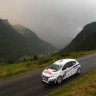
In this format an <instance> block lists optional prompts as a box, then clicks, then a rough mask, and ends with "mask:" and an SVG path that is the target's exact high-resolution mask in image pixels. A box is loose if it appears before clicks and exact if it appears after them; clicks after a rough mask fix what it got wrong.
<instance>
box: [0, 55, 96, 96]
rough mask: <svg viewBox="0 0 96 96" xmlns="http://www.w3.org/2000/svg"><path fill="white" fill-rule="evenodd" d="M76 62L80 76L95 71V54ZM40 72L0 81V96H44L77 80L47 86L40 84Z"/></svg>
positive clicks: (69, 79) (36, 71) (72, 78)
mask: <svg viewBox="0 0 96 96" xmlns="http://www.w3.org/2000/svg"><path fill="white" fill-rule="evenodd" d="M77 60H78V61H79V62H80V63H81V65H82V72H81V75H80V76H82V75H84V74H86V73H88V72H90V71H92V70H94V69H96V54H91V55H88V56H85V57H82V58H78V59H77ZM42 70H43V69H39V70H35V71H32V72H28V73H25V74H19V75H18V76H13V77H10V78H8V79H6V80H0V96H44V95H47V94H48V93H50V92H52V91H53V90H55V89H57V88H58V87H61V86H64V85H65V84H67V83H69V82H70V81H71V80H74V79H76V78H78V76H76V75H74V76H72V77H71V78H68V79H66V80H64V81H63V82H62V83H61V84H60V85H47V84H43V83H42V82H41V72H42Z"/></svg>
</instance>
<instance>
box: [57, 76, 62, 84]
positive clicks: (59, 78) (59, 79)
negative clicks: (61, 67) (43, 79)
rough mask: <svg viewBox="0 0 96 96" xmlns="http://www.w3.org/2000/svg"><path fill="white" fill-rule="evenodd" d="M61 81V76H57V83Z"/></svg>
mask: <svg viewBox="0 0 96 96" xmlns="http://www.w3.org/2000/svg"><path fill="white" fill-rule="evenodd" d="M61 82H62V77H61V76H59V77H58V78H57V83H58V84H60V83H61Z"/></svg>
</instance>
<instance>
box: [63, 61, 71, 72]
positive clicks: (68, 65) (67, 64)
mask: <svg viewBox="0 0 96 96" xmlns="http://www.w3.org/2000/svg"><path fill="white" fill-rule="evenodd" d="M71 66H73V63H72V62H67V63H66V64H65V65H64V67H63V68H62V70H64V69H66V68H69V67H71Z"/></svg>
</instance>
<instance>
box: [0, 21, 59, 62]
mask: <svg viewBox="0 0 96 96" xmlns="http://www.w3.org/2000/svg"><path fill="white" fill-rule="evenodd" d="M56 50H57V49H56V48H55V47H53V46H52V45H50V44H49V43H46V42H44V41H43V40H41V39H40V38H39V37H38V36H37V35H36V34H35V33H34V32H32V31H31V30H30V29H28V28H25V27H23V26H21V25H14V26H13V25H11V24H10V23H9V22H8V20H3V19H0V61H9V60H13V61H14V60H17V59H18V58H20V57H22V56H24V55H31V56H32V55H34V54H37V53H43V52H54V51H56Z"/></svg>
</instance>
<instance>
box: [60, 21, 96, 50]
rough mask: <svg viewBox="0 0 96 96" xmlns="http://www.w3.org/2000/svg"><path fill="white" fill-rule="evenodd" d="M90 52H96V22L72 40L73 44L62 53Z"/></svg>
mask: <svg viewBox="0 0 96 96" xmlns="http://www.w3.org/2000/svg"><path fill="white" fill-rule="evenodd" d="M89 50H96V22H93V23H90V24H87V25H86V26H85V27H84V28H83V30H82V31H81V32H80V33H79V34H78V35H77V36H76V37H75V38H74V39H73V40H72V42H71V43H70V44H69V45H68V46H67V47H66V48H64V49H63V50H62V51H64V52H70V51H89ZM62 51H61V52H62Z"/></svg>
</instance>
